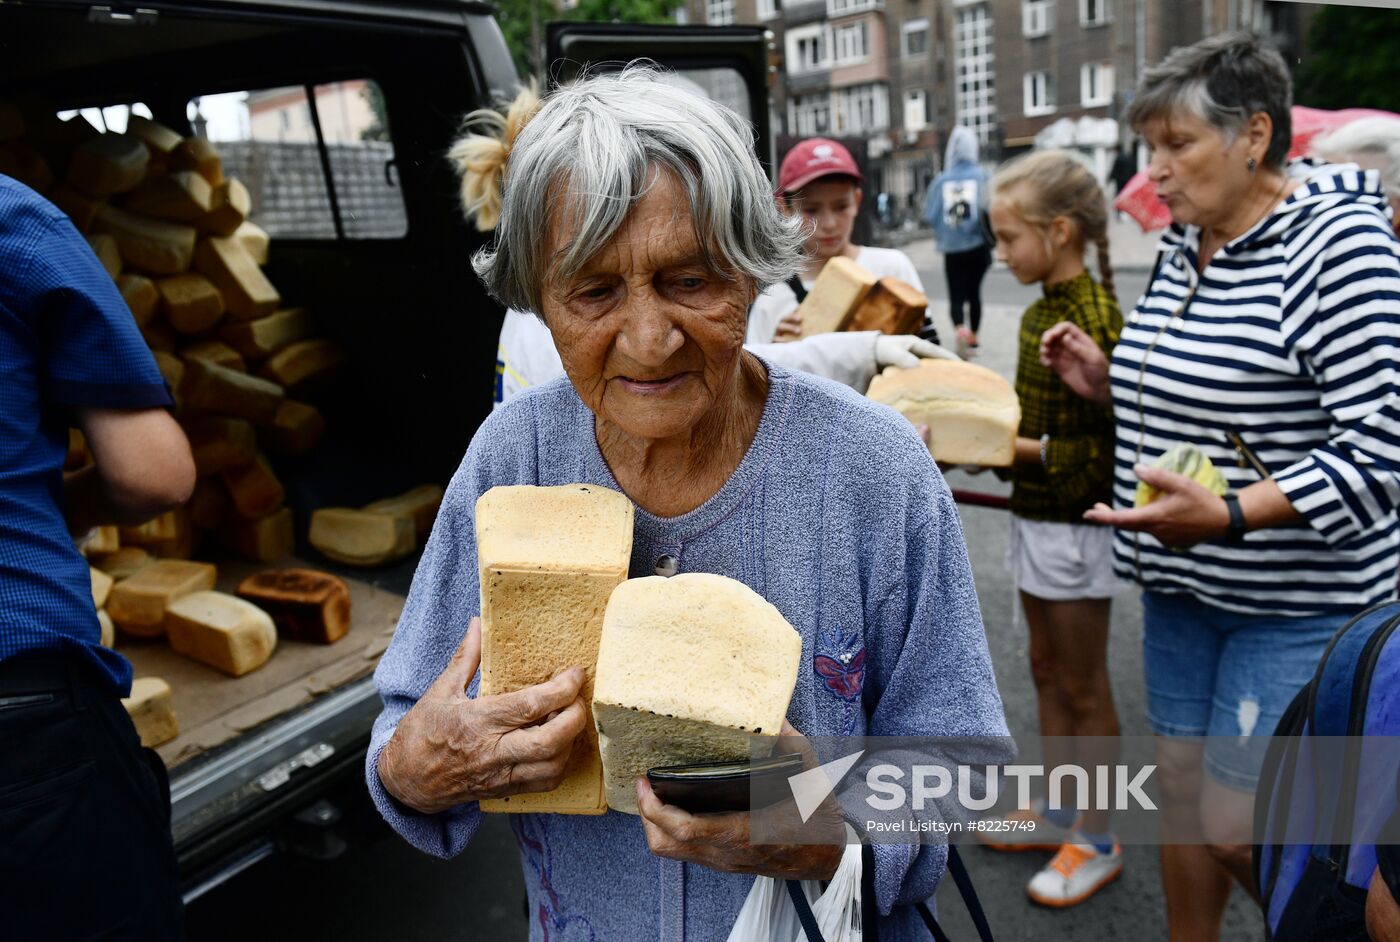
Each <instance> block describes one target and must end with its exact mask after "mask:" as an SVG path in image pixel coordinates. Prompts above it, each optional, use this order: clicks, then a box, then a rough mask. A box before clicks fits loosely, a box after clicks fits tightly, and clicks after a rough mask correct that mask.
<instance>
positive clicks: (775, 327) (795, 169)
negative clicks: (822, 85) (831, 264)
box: [748, 137, 924, 343]
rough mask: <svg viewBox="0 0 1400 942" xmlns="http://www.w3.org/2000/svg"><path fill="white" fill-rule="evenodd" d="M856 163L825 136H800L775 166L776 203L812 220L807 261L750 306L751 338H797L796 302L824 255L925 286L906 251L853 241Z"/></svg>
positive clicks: (765, 340)
mask: <svg viewBox="0 0 1400 942" xmlns="http://www.w3.org/2000/svg"><path fill="white" fill-rule="evenodd" d="M863 182H864V179H863V178H862V177H861V173H860V169H859V168H858V167H856V162H855V160H853V159H852V158H851V153H850V151H848V150H846V148H844V147H842V146H841V145H840V144H838V143H837V142H835V141H832V140H828V139H826V138H824V137H809V138H807V139H806V140H804V141H801V142H799V143H798V144H797V146H796V147H794V148H793V149H792V150H790V151H788V153H787V156H786V157H784V158H783V163H782V166H781V167H780V168H779V170H778V194H777V196H778V204H779V206H781V207H782V209H783V212H785V213H788V214H792V213H801V214H802V215H803V216H804V217H806V218H807V220H808V221H809V224H810V225H811V226H812V231H811V235H810V236H809V237H808V239H807V244H806V249H807V256H808V259H809V261H808V262H807V267H806V268H805V269H804V270H803V271H802V273H801V275H800V276H795V277H793V278H792V279H790V280H789V281H786V282H783V283H781V284H776V285H771V286H770V287H769V288H768V290H766V291H764V292H763V293H762V294H761V295H759V296H758V299H757V300H756V301H754V303H753V307H752V308H750V310H749V333H748V341H749V343H770V342H774V341H777V342H782V341H787V340H797V339H799V338H800V337H801V336H802V323H801V320H800V319H799V318H798V317H797V316H796V314H797V307H798V305H799V304H801V303H802V299H803V298H805V297H806V296H807V292H808V291H809V290H811V287H812V283H813V282H814V281H816V279H817V275H819V274H821V270H822V268H823V267H824V266H825V265H826V263H827V260H828V259H831V258H835V257H836V256H838V255H844V256H846V257H847V258H849V259H852V260H853V261H855V263H856V264H857V265H860V266H861V267H862V268H864V269H866V270H867V271H869V272H870V273H871V274H873V275H874V276H875V277H877V278H883V277H885V276H886V275H891V276H893V277H895V278H898V279H899V280H900V281H903V282H906V283H908V284H910V285H913V286H914V287H915V288H918V289H919V290H920V291H923V290H924V286H923V283H922V282H921V281H919V273H918V272H917V271H915V270H914V263H913V262H911V261H909V256H907V255H905V254H904V253H903V252H901V251H899V250H898V249H877V248H872V247H870V246H862V245H853V244H851V228H852V227H853V226H854V225H855V221H856V213H857V212H859V211H860V199H861V188H860V187H861V183H863Z"/></svg>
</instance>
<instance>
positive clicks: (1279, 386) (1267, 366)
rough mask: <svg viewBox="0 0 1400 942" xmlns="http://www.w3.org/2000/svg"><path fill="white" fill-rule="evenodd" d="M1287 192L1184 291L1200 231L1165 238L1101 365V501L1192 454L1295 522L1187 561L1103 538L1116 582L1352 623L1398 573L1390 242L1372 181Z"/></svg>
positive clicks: (1152, 543) (1125, 497)
mask: <svg viewBox="0 0 1400 942" xmlns="http://www.w3.org/2000/svg"><path fill="white" fill-rule="evenodd" d="M1289 172H1290V176H1292V177H1293V178H1294V179H1295V180H1296V181H1297V183H1298V186H1297V189H1295V190H1294V192H1293V193H1292V195H1290V196H1289V197H1288V199H1286V200H1285V201H1284V202H1283V203H1282V204H1280V205H1279V207H1278V208H1277V209H1276V210H1274V212H1273V213H1271V214H1270V215H1268V216H1267V217H1265V218H1264V219H1263V220H1261V221H1260V222H1259V223H1258V224H1257V225H1256V226H1254V228H1252V229H1251V230H1249V231H1248V232H1246V233H1245V234H1244V235H1242V236H1240V237H1239V238H1237V239H1235V240H1234V241H1232V242H1230V243H1228V244H1227V245H1225V246H1224V247H1223V248H1222V249H1221V250H1220V251H1219V252H1218V253H1217V254H1216V256H1215V257H1214V258H1213V259H1212V260H1211V261H1210V263H1209V265H1207V267H1206V269H1205V271H1204V272H1203V273H1201V274H1200V275H1199V276H1198V275H1197V271H1196V263H1197V251H1198V248H1199V245H1200V231H1199V229H1197V228H1195V227H1190V226H1188V227H1181V226H1172V227H1171V229H1170V230H1168V232H1167V234H1166V235H1165V236H1164V237H1163V239H1162V243H1161V248H1162V250H1163V252H1164V253H1165V254H1164V256H1163V259H1162V263H1161V264H1160V265H1159V267H1158V270H1157V272H1156V275H1155V277H1154V278H1153V279H1152V282H1151V284H1149V285H1148V287H1147V292H1146V293H1145V294H1144V295H1143V297H1142V300H1141V301H1139V302H1138V305H1137V307H1136V308H1135V309H1134V310H1133V312H1132V313H1131V314H1130V316H1129V318H1128V323H1127V324H1126V325H1125V327H1124V330H1123V334H1122V339H1121V340H1120V342H1119V344H1118V346H1117V347H1116V348H1115V350H1114V352H1113V359H1112V365H1111V369H1110V382H1111V385H1112V392H1113V405H1114V415H1115V421H1116V426H1117V444H1116V449H1115V459H1116V462H1115V463H1116V468H1115V476H1114V503H1115V504H1116V505H1117V506H1119V507H1131V506H1132V503H1133V496H1134V491H1135V489H1136V486H1137V477H1136V475H1134V474H1133V470H1132V469H1133V465H1134V464H1135V463H1138V462H1143V463H1148V464H1150V463H1151V462H1152V461H1153V460H1154V459H1156V458H1157V457H1158V456H1159V455H1161V454H1162V452H1164V451H1165V450H1166V449H1168V448H1170V447H1171V446H1172V445H1175V444H1177V443H1181V442H1189V443H1191V444H1194V445H1196V446H1198V447H1199V448H1200V449H1201V450H1202V451H1203V452H1204V453H1205V454H1206V455H1207V456H1208V457H1209V458H1210V459H1211V461H1213V462H1214V463H1215V465H1216V466H1217V467H1218V468H1219V469H1220V470H1221V471H1222V472H1223V473H1224V475H1225V477H1226V479H1227V480H1228V481H1229V483H1230V487H1231V488H1232V489H1241V488H1244V487H1246V486H1248V485H1250V484H1252V483H1254V482H1256V481H1258V480H1260V478H1261V477H1262V475H1261V474H1260V473H1259V472H1258V471H1257V470H1255V469H1254V467H1252V465H1251V464H1250V463H1249V462H1248V461H1247V460H1245V458H1244V456H1243V455H1242V454H1241V453H1239V452H1238V451H1237V450H1236V448H1235V447H1234V446H1233V444H1232V443H1231V441H1230V438H1229V436H1230V434H1231V433H1234V434H1236V435H1238V436H1239V438H1240V439H1241V440H1242V441H1243V443H1244V445H1245V447H1246V448H1247V449H1248V450H1249V451H1252V452H1253V454H1254V455H1255V456H1257V458H1258V460H1259V462H1260V463H1261V464H1262V465H1263V466H1264V467H1265V468H1266V469H1267V470H1268V472H1269V474H1270V475H1271V476H1272V477H1273V479H1274V480H1275V481H1276V482H1277V483H1278V486H1279V487H1280V488H1281V489H1282V490H1283V493H1284V495H1285V496H1287V498H1288V499H1289V501H1290V502H1291V503H1292V504H1293V506H1294V507H1295V508H1296V509H1297V510H1298V511H1299V512H1300V513H1301V514H1302V515H1303V516H1304V517H1305V518H1306V523H1299V524H1297V525H1294V526H1289V527H1278V528H1273V529H1265V530H1257V531H1254V532H1251V533H1249V534H1248V535H1247V536H1246V538H1245V541H1244V543H1243V544H1240V545H1226V544H1222V543H1218V542H1212V543H1202V544H1199V545H1197V546H1195V547H1192V548H1191V549H1190V550H1187V551H1185V552H1179V551H1173V550H1169V549H1167V548H1165V547H1164V546H1162V544H1161V543H1159V542H1158V541H1157V540H1156V539H1155V538H1153V537H1151V536H1149V535H1147V534H1145V533H1144V534H1138V533H1130V532H1127V531H1119V533H1118V535H1117V539H1116V542H1115V546H1114V557H1115V568H1116V569H1117V570H1118V572H1119V574H1120V575H1122V576H1125V577H1127V578H1133V579H1136V580H1138V581H1139V582H1140V583H1141V584H1142V585H1143V587H1144V588H1147V589H1152V590H1155V591H1162V592H1189V593H1191V594H1194V595H1196V596H1197V597H1199V598H1200V599H1201V600H1202V601H1204V602H1206V603H1208V604H1211V605H1216V606H1218V607H1220V608H1225V609H1229V610H1232V611H1238V612H1246V613H1261V614H1262V613H1273V614H1285V615H1287V614H1295V615H1304V614H1324V613H1336V614H1341V613H1344V612H1349V611H1354V610H1357V609H1360V608H1362V607H1364V606H1366V605H1369V604H1372V603H1374V602H1377V601H1381V600H1383V599H1385V598H1388V597H1390V596H1392V595H1393V594H1394V593H1395V588H1396V569H1397V563H1400V554H1398V553H1397V548H1398V546H1400V531H1397V523H1396V507H1397V504H1400V369H1397V349H1398V348H1400V243H1397V241H1396V239H1395V236H1394V234H1393V233H1392V232H1391V229H1390V226H1389V224H1388V222H1387V217H1386V212H1387V210H1386V203H1385V199H1384V196H1383V194H1382V192H1381V189H1380V184H1379V179H1378V176H1377V174H1376V173H1375V172H1369V173H1363V172H1361V171H1359V170H1358V169H1357V168H1356V167H1355V166H1353V165H1344V166H1335V165H1334V166H1319V165H1316V164H1312V163H1309V162H1307V161H1297V162H1294V163H1293V164H1292V165H1291V166H1290V168H1289Z"/></svg>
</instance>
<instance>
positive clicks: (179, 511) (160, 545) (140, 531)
mask: <svg viewBox="0 0 1400 942" xmlns="http://www.w3.org/2000/svg"><path fill="white" fill-rule="evenodd" d="M120 532H121V537H122V544H123V545H130V546H141V547H145V548H146V549H147V550H149V551H150V552H151V554H152V555H154V556H164V557H169V558H171V559H189V557H190V555H191V554H192V553H193V552H194V541H195V533H194V528H193V527H191V526H190V515H189V512H188V511H187V510H186V509H185V507H184V505H181V506H179V507H176V508H175V509H173V510H169V511H166V512H165V513H163V514H161V515H160V516H159V517H156V518H154V519H153V520H148V521H147V522H145V523H143V524H141V526H139V527H122V528H121V531H120Z"/></svg>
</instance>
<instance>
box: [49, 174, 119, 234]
mask: <svg viewBox="0 0 1400 942" xmlns="http://www.w3.org/2000/svg"><path fill="white" fill-rule="evenodd" d="M49 202H51V203H53V204H54V205H55V206H57V207H58V208H59V209H61V210H63V212H64V215H66V216H67V217H68V218H69V219H70V220H72V222H73V228H75V229H77V230H78V231H79V232H87V231H88V230H89V229H91V228H92V224H93V221H94V220H96V219H97V214H98V213H99V212H100V211H101V210H102V207H103V206H106V205H107V203H106V201H104V200H100V199H95V198H93V197H91V196H88V195H87V194H86V193H82V192H79V191H78V190H75V189H73V188H72V187H71V186H69V185H68V184H66V183H60V184H59V185H58V186H56V187H54V188H53V192H52V193H50V194H49Z"/></svg>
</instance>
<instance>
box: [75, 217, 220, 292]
mask: <svg viewBox="0 0 1400 942" xmlns="http://www.w3.org/2000/svg"><path fill="white" fill-rule="evenodd" d="M92 225H93V228H94V229H95V230H96V231H98V232H105V233H107V234H109V235H111V236H113V237H114V238H115V239H116V240H117V248H118V249H120V250H121V254H122V262H123V263H124V264H126V265H128V266H130V267H131V268H135V269H136V270H138V271H143V272H147V273H148V274H152V275H178V274H180V273H181V272H183V271H186V270H187V269H188V268H189V267H190V262H191V261H192V260H193V259H194V243H195V235H196V233H195V231H194V227H193V226H186V225H181V224H180V223H175V222H163V221H162V220H159V219H147V218H146V217H145V216H138V215H136V214H135V213H129V212H127V211H126V210H124V209H119V208H117V207H116V206H104V207H102V209H101V210H100V211H99V212H98V214H97V219H96V220H94V221H93V224H92Z"/></svg>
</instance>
